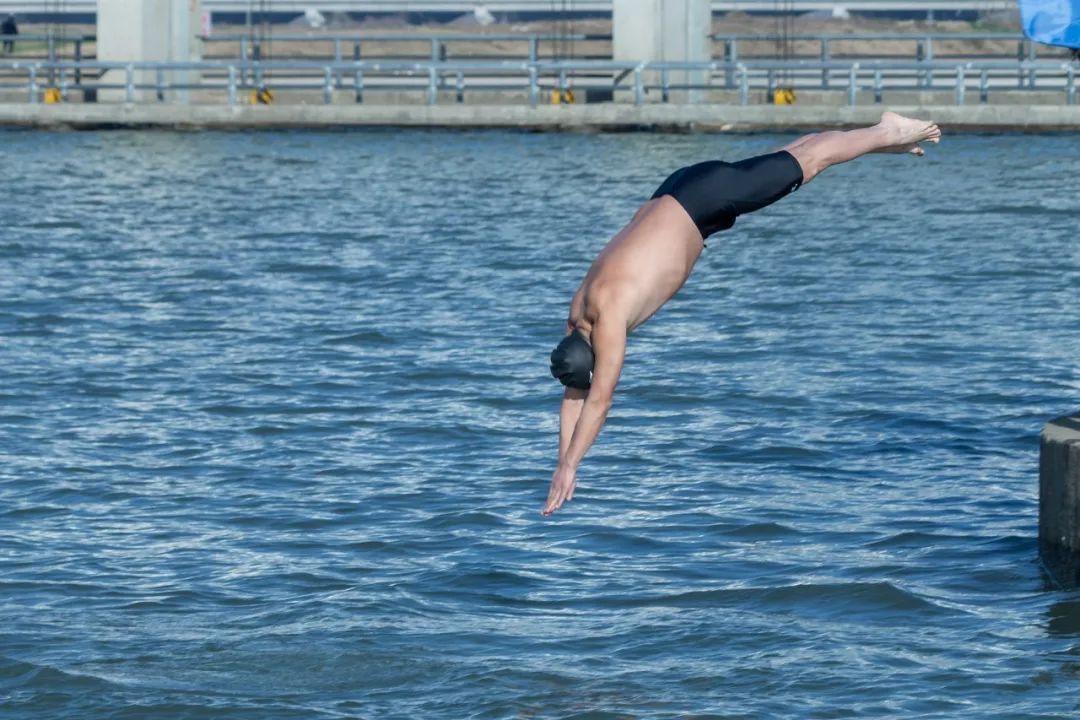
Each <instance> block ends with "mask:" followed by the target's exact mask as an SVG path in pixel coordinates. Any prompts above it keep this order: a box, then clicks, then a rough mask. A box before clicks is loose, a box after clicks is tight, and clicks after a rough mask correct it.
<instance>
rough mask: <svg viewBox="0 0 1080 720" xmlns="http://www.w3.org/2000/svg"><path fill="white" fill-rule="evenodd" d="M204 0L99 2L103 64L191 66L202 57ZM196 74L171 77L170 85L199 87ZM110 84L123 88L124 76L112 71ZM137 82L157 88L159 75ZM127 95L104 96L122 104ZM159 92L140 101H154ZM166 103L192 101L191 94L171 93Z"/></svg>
mask: <svg viewBox="0 0 1080 720" xmlns="http://www.w3.org/2000/svg"><path fill="white" fill-rule="evenodd" d="M201 15H202V7H201V2H200V0H98V22H97V38H98V40H97V52H98V59H99V60H102V61H109V62H155V61H156V62H169V61H172V62H189V61H193V60H199V59H200V58H201V54H202V49H201V47H200V46H201V43H200V42H199V40H198V39H197V38H196V35H197V34H198V32H199V27H200V18H201ZM194 75H195V74H194V73H193V72H191V71H184V72H181V71H176V72H170V73H165V77H164V80H165V82H166V83H169V84H177V83H180V84H183V83H186V82H195V81H196V79H197V78H196V77H194ZM106 78H107V79H106V80H105V82H109V83H113V82H116V83H123V82H124V78H125V75H124V73H123V72H115V71H111V72H109V73H108V74H107V75H106ZM136 82H138V83H156V74H155V73H153V72H149V71H147V72H137V73H136ZM123 97H124V91H122V90H119V91H107V92H103V93H102V99H103V100H106V101H112V102H116V101H122V100H123ZM155 97H156V92H155V91H154V90H148V91H147V90H143V91H139V92H137V93H136V97H135V99H136V101H137V102H138V101H146V100H153V99H155ZM164 99H165V100H167V101H171V102H181V103H183V102H187V101H188V92H187V91H185V90H170V91H167V92H166V93H165V96H164Z"/></svg>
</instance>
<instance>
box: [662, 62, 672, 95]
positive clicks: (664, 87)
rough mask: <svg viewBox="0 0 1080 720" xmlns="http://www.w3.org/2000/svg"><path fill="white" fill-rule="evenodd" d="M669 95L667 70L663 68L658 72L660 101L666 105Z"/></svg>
mask: <svg viewBox="0 0 1080 720" xmlns="http://www.w3.org/2000/svg"><path fill="white" fill-rule="evenodd" d="M670 95H671V91H670V87H669V86H668V71H667V68H664V69H663V70H661V71H660V100H661V101H663V102H665V103H666V102H667V101H668V97H669V96H670Z"/></svg>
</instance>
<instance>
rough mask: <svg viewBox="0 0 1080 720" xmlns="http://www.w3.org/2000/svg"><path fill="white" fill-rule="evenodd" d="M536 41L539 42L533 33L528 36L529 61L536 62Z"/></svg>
mask: <svg viewBox="0 0 1080 720" xmlns="http://www.w3.org/2000/svg"><path fill="white" fill-rule="evenodd" d="M537 42H539V40H538V39H537V37H536V36H535V35H530V36H529V62H531V63H534V62H536V59H537V57H538V56H539V54H540V53H539V52H538V50H537Z"/></svg>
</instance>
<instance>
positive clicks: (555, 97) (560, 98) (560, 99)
mask: <svg viewBox="0 0 1080 720" xmlns="http://www.w3.org/2000/svg"><path fill="white" fill-rule="evenodd" d="M573 103H574V91H573V90H552V91H551V104H552V105H572V104H573Z"/></svg>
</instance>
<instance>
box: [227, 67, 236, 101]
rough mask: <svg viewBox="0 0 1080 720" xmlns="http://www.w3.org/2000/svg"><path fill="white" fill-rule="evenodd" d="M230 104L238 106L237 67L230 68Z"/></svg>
mask: <svg viewBox="0 0 1080 720" xmlns="http://www.w3.org/2000/svg"><path fill="white" fill-rule="evenodd" d="M229 104H230V105H235V104H236V66H235V65H230V66H229Z"/></svg>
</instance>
